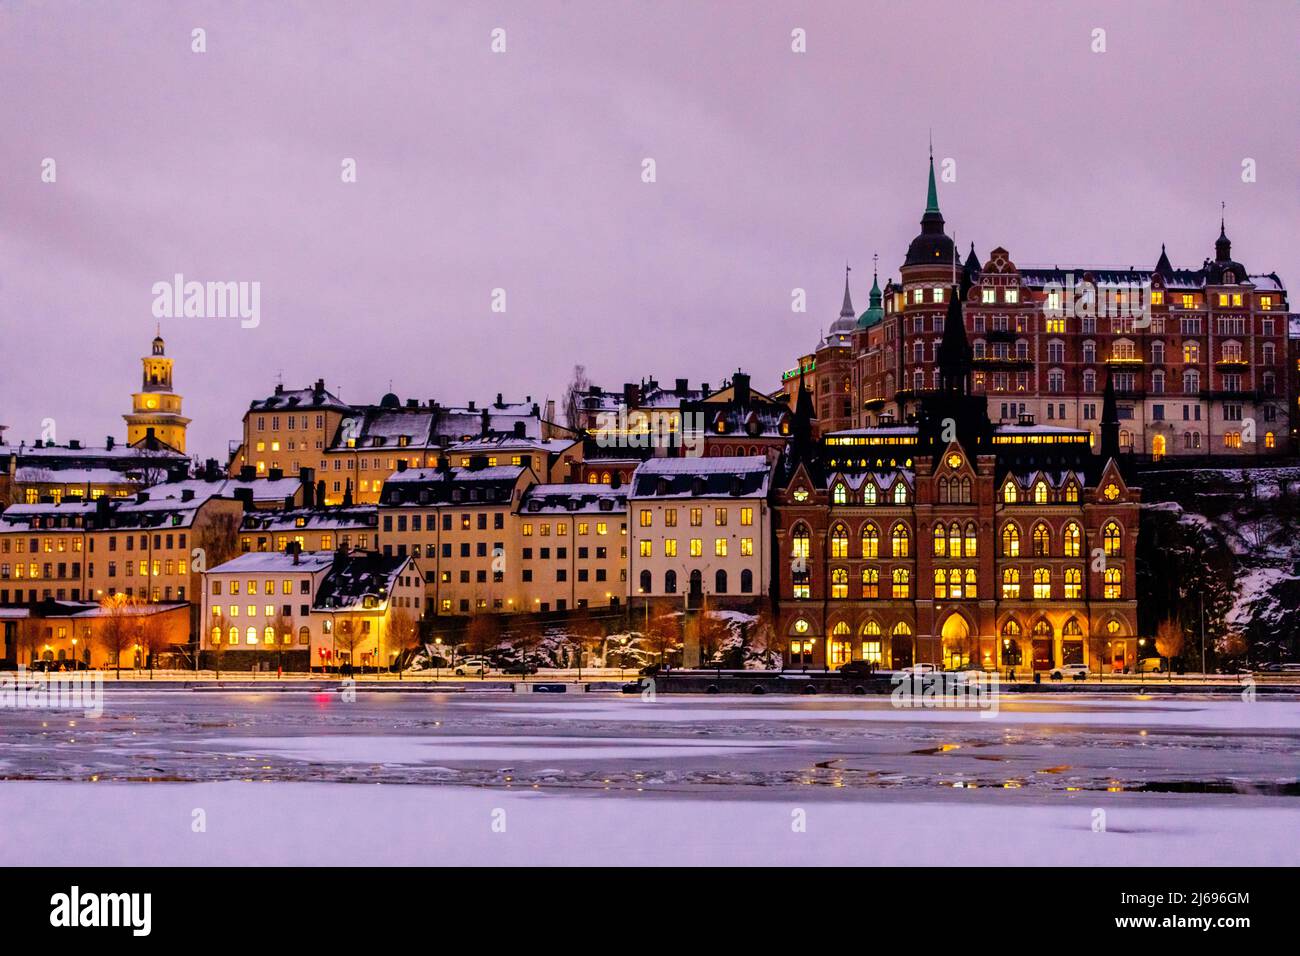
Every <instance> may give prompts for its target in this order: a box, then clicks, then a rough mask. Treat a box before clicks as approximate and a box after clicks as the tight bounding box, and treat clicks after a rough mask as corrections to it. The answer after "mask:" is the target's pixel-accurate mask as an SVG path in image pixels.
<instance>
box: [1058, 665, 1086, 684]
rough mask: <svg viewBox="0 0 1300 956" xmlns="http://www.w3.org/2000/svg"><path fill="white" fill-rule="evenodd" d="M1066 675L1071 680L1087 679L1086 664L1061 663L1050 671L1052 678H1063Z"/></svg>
mask: <svg viewBox="0 0 1300 956" xmlns="http://www.w3.org/2000/svg"><path fill="white" fill-rule="evenodd" d="M1067 677H1068V678H1070V679H1071V680H1087V679H1088V665H1087V664H1062V665H1061V666H1060V667H1057V668H1056V669H1054V670H1053V671H1052V680H1065V678H1067Z"/></svg>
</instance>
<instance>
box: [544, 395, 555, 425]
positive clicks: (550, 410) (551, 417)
mask: <svg viewBox="0 0 1300 956" xmlns="http://www.w3.org/2000/svg"><path fill="white" fill-rule="evenodd" d="M546 420H547V421H548V422H553V421H555V399H553V398H548V399H547V400H546Z"/></svg>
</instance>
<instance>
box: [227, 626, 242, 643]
mask: <svg viewBox="0 0 1300 956" xmlns="http://www.w3.org/2000/svg"><path fill="white" fill-rule="evenodd" d="M226 641H227V643H229V644H238V643H239V628H237V627H232V628H231V629H230V633H229V634H227V635H226Z"/></svg>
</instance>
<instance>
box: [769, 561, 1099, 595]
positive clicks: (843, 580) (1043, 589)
mask: <svg viewBox="0 0 1300 956" xmlns="http://www.w3.org/2000/svg"><path fill="white" fill-rule="evenodd" d="M888 583H889V585H890V587H889V592H888V593H889V596H890V597H893V598H910V597H911V572H910V571H909V570H908V569H906V568H895V569H894V570H893V572H892V573H891V575H890V578H889V582H888ZM1023 583H1024V585H1025V588H1026V590H1025V591H1024V596H1026V597H1028V596H1029V595H1031V594H1032V596H1033V598H1034V600H1040V601H1041V600H1050V599H1051V598H1052V597H1053V594H1052V572H1051V570H1050V569H1048V568H1034V569H1033V571H1032V572H1031V574H1030V576H1029V579H1028V580H1026V581H1024V582H1023ZM1123 584H1124V574H1123V571H1122V570H1121V569H1119V568H1107V569H1106V570H1105V572H1104V573H1103V578H1102V596H1103V597H1104V598H1105V599H1106V600H1111V601H1115V600H1119V599H1120V598H1122V596H1123ZM1021 595H1022V581H1021V573H1020V569H1019V568H1006V569H1004V570H1003V572H1002V597H1003V599H1004V600H1018V599H1019V598H1020V597H1021ZM792 596H793V597H795V598H796V599H802V600H807V599H809V598H811V597H812V589H811V585H810V584H809V582H808V580H807V575H806V573H796V574H795V576H794V585H793V590H792ZM859 596H860V597H861V598H862V599H864V600H875V599H878V598H879V597H881V590H880V570H879V569H878V568H863V569H862V573H861V589H860V591H859ZM934 596H935V597H936V598H939V599H945V600H946V599H951V600H961V599H962V598H968V599H969V598H975V597H978V579H977V574H976V571H975V569H974V568H948V569H943V568H936V569H935V572H934ZM848 597H849V572H848V570H846V569H845V568H835V569H833V570H832V571H831V598H832V599H835V600H846V599H847V598H848ZM1062 597H1064V598H1065V599H1066V600H1072V601H1075V600H1079V599H1080V598H1082V597H1083V572H1082V571H1081V570H1080V569H1078V568H1066V569H1065V572H1064V575H1063V590H1062Z"/></svg>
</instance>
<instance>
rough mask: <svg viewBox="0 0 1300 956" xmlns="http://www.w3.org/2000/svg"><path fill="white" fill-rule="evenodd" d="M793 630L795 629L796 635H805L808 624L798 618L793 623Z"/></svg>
mask: <svg viewBox="0 0 1300 956" xmlns="http://www.w3.org/2000/svg"><path fill="white" fill-rule="evenodd" d="M794 629H795V631H796V633H799V634H807V633H808V622H807V621H805V620H804V619H803V618H799V620H797V621H795V622H794Z"/></svg>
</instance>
